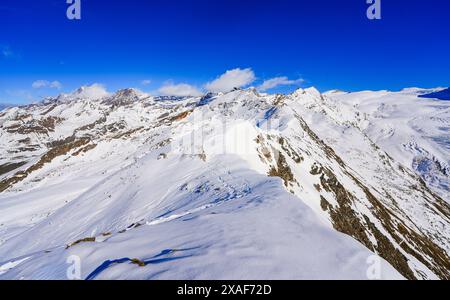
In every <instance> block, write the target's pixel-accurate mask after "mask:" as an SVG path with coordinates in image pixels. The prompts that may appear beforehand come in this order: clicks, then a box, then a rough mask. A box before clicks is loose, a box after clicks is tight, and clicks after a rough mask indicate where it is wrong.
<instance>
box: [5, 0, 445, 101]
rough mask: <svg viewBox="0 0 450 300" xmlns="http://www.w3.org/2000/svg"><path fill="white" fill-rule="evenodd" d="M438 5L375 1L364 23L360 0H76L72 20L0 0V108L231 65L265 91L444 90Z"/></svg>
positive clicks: (40, 5) (61, 10) (62, 4)
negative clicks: (376, 10)
mask: <svg viewBox="0 0 450 300" xmlns="http://www.w3.org/2000/svg"><path fill="white" fill-rule="evenodd" d="M447 2H448V1H444V0H440V1H439V0H427V1H425V0H423V1H420V0H381V8H382V11H381V14H382V19H381V20H368V19H367V17H366V10H367V7H368V5H367V4H366V0H314V1H312V0H308V1H303V0H273V1H265V0H179V1H175V0H172V1H170V0H149V1H143V0H126V1H125V0H123V1H121V0H81V5H82V7H81V14H82V19H81V20H79V21H72V20H68V19H67V18H66V9H67V7H68V5H67V4H66V1H65V0H34V1H33V0H21V1H17V0H2V1H1V2H0V103H5V102H6V103H27V102H31V101H36V100H38V99H39V98H40V97H42V96H46V95H53V94H58V93H60V92H69V91H72V90H74V89H76V88H77V87H79V86H81V85H90V84H93V83H100V84H103V85H104V86H106V88H107V89H108V90H110V91H114V90H117V89H119V88H124V87H136V88H139V89H141V90H143V91H146V92H152V93H155V92H158V91H161V86H166V87H167V86H169V87H173V86H175V87H176V86H177V85H178V84H181V83H184V84H185V86H181V87H180V86H178V87H179V88H182V87H186V85H190V86H191V87H193V88H195V89H197V90H201V91H203V90H205V85H207V83H211V82H212V81H214V80H215V79H216V78H217V77H218V76H220V75H221V74H223V73H224V72H225V71H227V70H233V69H236V68H240V69H241V71H242V73H243V74H237V75H239V76H241V75H242V76H244V77H245V76H247V79H248V81H250V82H251V83H249V84H251V85H254V86H261V85H262V84H263V82H264V81H265V80H270V79H271V78H278V81H276V82H278V83H279V85H278V86H276V87H274V88H272V89H270V90H269V91H271V92H272V91H273V92H288V91H290V90H292V89H295V88H296V87H297V86H299V85H300V86H316V87H317V88H318V89H319V90H321V91H324V90H329V89H343V90H350V91H354V90H362V89H373V90H376V89H392V90H398V89H401V88H403V87H410V86H419V87H436V86H448V85H449V78H450V55H449V53H450V38H449V37H450V18H449V17H448V15H449V14H450V4H448V3H447ZM247 68H251V74H250V75H249V72H246V71H245V72H244V70H245V69H247ZM247 71H248V70H247ZM252 74H253V77H252V76H251V75H252ZM248 76H249V77H248ZM300 79H301V80H300ZM244 81H245V79H244ZM149 82H150V83H149ZM33 83H34V87H33Z"/></svg>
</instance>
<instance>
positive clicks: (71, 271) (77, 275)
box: [66, 255, 81, 280]
mask: <svg viewBox="0 0 450 300" xmlns="http://www.w3.org/2000/svg"><path fill="white" fill-rule="evenodd" d="M66 263H67V264H68V265H69V266H68V267H67V271H66V276H67V279H69V280H81V258H80V257H79V256H77V255H71V256H69V257H68V258H67V260H66Z"/></svg>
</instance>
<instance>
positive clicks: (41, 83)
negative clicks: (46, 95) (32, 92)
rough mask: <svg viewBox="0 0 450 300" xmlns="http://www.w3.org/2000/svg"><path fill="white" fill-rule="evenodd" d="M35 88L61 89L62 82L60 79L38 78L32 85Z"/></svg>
mask: <svg viewBox="0 0 450 300" xmlns="http://www.w3.org/2000/svg"><path fill="white" fill-rule="evenodd" d="M31 86H32V87H33V88H34V89H41V88H52V89H58V90H60V89H61V88H62V84H61V82H59V81H56V80H55V81H51V82H50V81H47V80H36V81H35V82H33V84H32V85H31Z"/></svg>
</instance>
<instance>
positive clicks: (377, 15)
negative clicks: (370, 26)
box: [366, 0, 381, 20]
mask: <svg viewBox="0 0 450 300" xmlns="http://www.w3.org/2000/svg"><path fill="white" fill-rule="evenodd" d="M366 3H367V4H369V7H368V8H367V13H366V14H367V18H368V19H369V20H381V0H366Z"/></svg>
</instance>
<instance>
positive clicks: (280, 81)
mask: <svg viewBox="0 0 450 300" xmlns="http://www.w3.org/2000/svg"><path fill="white" fill-rule="evenodd" d="M303 82H304V80H303V79H301V78H300V79H296V80H291V79H289V78H287V77H286V76H283V77H275V78H271V79H268V80H265V81H264V82H263V83H262V84H261V85H260V86H259V87H258V90H260V91H263V92H264V91H267V90H270V89H273V88H275V87H277V86H282V85H299V84H301V83H303Z"/></svg>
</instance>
